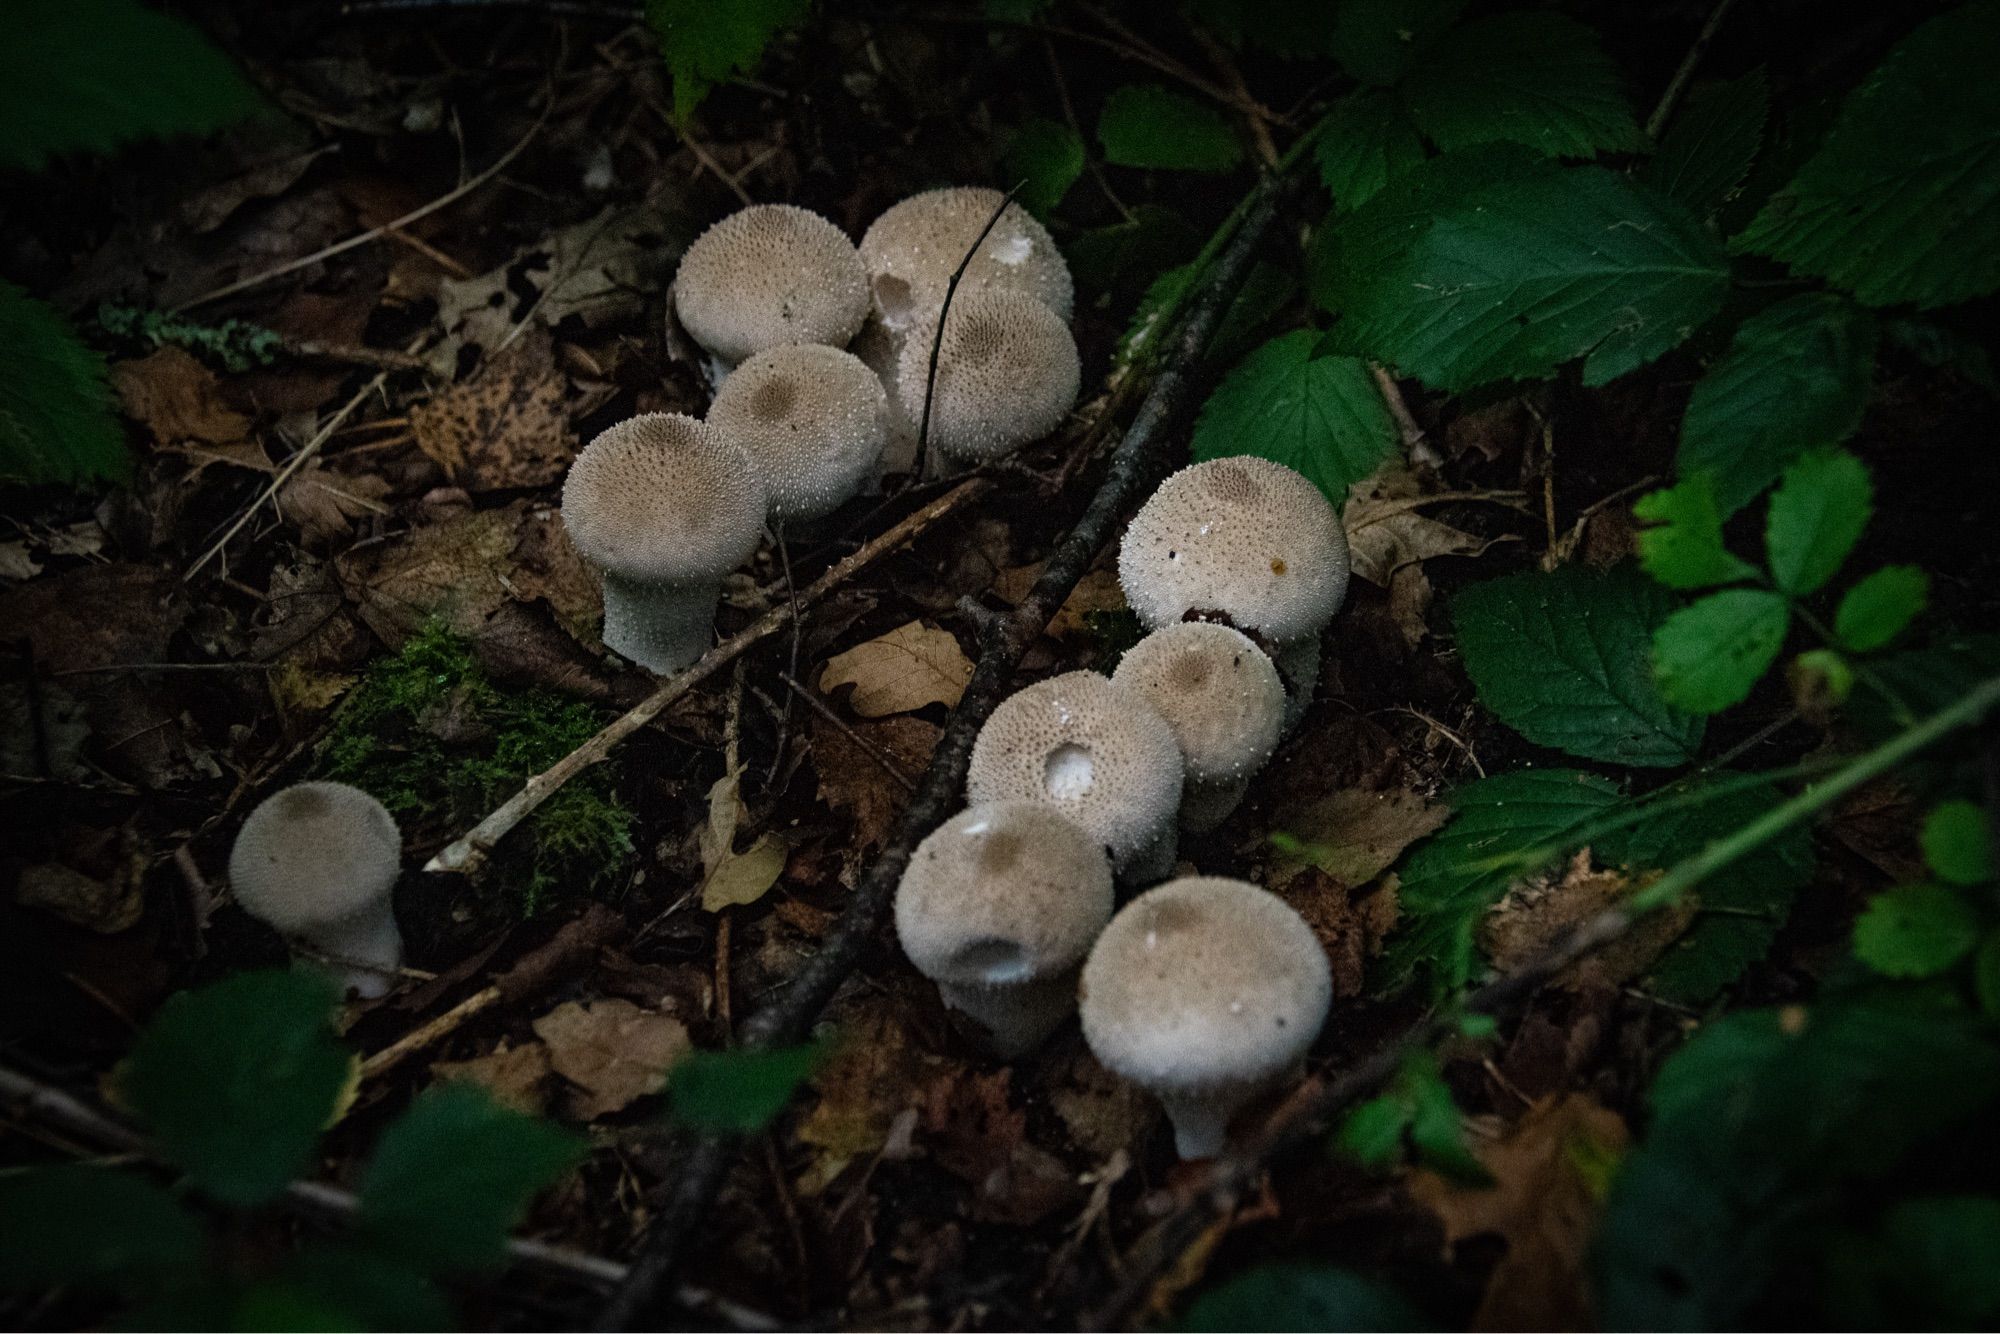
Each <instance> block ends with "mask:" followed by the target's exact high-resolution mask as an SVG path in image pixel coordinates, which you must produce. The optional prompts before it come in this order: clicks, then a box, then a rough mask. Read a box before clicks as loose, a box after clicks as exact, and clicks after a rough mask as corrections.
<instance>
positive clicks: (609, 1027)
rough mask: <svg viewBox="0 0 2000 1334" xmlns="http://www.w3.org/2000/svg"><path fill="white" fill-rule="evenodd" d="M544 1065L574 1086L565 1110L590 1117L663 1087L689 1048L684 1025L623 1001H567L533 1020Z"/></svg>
mask: <svg viewBox="0 0 2000 1334" xmlns="http://www.w3.org/2000/svg"><path fill="white" fill-rule="evenodd" d="M534 1030H535V1036H536V1037H538V1038H540V1039H541V1040H542V1042H543V1043H544V1044H545V1045H546V1047H547V1063H548V1066H549V1068H551V1069H553V1070H554V1071H555V1072H556V1073H557V1074H559V1075H561V1076H562V1077H563V1078H564V1079H567V1080H568V1081H569V1082H570V1083H572V1084H574V1085H575V1086H576V1089H577V1092H576V1094H575V1096H573V1097H572V1098H571V1099H570V1105H569V1112H570V1115H571V1116H573V1117H575V1118H576V1119H577V1120H579V1121H594V1120H596V1119H597V1118H598V1117H600V1116H608V1115H610V1114H611V1113H613V1112H616V1111H622V1110H623V1109H624V1108H625V1107H627V1106H629V1105H630V1104H632V1103H633V1102H636V1101H637V1100H638V1099H640V1098H643V1097H645V1096H647V1095H648V1094H652V1093H658V1092H659V1091H660V1090H661V1089H663V1088H665V1087H666V1086H667V1072H668V1071H670V1070H672V1069H673V1067H674V1065H675V1064H676V1063H677V1062H679V1061H680V1059H681V1058H682V1057H684V1056H685V1055H687V1053H688V1052H689V1051H690V1050H691V1049H692V1047H693V1044H692V1043H691V1042H690V1041H689V1040H688V1031H687V1026H686V1025H685V1024H683V1023H681V1021H680V1020H678V1019H672V1018H669V1017H668V1016H666V1015H664V1014H655V1013H653V1012H652V1011H650V1010H642V1009H640V1008H639V1007H638V1006H636V1005H634V1004H633V1003H632V1002H631V1001H628V1000H599V1001H590V1002H588V1003H585V1002H580V1001H567V1002H565V1003H564V1004H562V1005H559V1006H557V1007H556V1008H555V1009H553V1010H551V1011H549V1012H548V1013H547V1014H545V1015H543V1016H542V1017H541V1018H539V1019H537V1020H535V1022H534Z"/></svg>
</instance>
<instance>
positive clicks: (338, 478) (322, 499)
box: [278, 459, 389, 546]
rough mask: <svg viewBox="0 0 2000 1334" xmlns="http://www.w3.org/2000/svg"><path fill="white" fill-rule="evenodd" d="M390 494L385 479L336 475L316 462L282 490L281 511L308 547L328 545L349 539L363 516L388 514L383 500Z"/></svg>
mask: <svg viewBox="0 0 2000 1334" xmlns="http://www.w3.org/2000/svg"><path fill="white" fill-rule="evenodd" d="M388 494H389V482H388V479H386V478H384V477H379V476H377V475H376V474H374V473H343V472H334V471H333V470H332V469H330V468H328V467H326V466H325V465H324V464H322V463H321V462H320V461H319V460H318V459H313V460H311V461H310V462H308V463H307V464H306V465H305V466H304V467H302V468H300V469H299V470H298V471H297V472H295V473H293V474H292V477H291V480H290V481H288V482H286V483H285V485H284V486H283V487H282V488H281V489H280V490H279V491H278V508H279V509H280V510H282V511H283V512H284V514H285V517H286V518H288V519H290V520H291V521H292V522H293V523H296V524H297V525H298V526H299V531H300V533H301V534H302V535H303V536H304V537H305V540H306V542H307V543H308V544H310V545H315V546H324V545H326V544H327V543H329V542H334V541H337V540H338V539H340V538H342V537H345V536H346V535H347V532H348V530H349V529H350V528H352V527H353V526H354V521H355V520H356V519H359V518H361V517H362V516H363V515H367V514H387V513H388V512H389V508H388V506H386V505H384V504H383V503H382V497H384V496H386V495H388Z"/></svg>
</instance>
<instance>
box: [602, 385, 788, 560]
mask: <svg viewBox="0 0 2000 1334" xmlns="http://www.w3.org/2000/svg"><path fill="white" fill-rule="evenodd" d="M562 513H563V525H564V526H565V527H566V528H567V529H568V530H569V537H570V541H572V542H574V543H575V544H576V549H577V550H578V551H579V552H581V553H582V554H583V557H584V559H585V560H587V561H589V562H590V563H591V564H593V565H595V566H597V567H598V568H600V569H603V570H608V571H610V572H611V573H613V574H616V575H619V576H621V577H623V578H626V579H631V580H636V581H640V582H645V583H662V584H678V583H700V582H708V581H712V580H716V579H719V578H721V577H722V576H723V575H724V574H727V573H728V572H729V571H731V570H733V569H735V568H736V567H737V566H738V565H740V564H742V563H743V561H744V560H745V559H746V558H747V557H748V556H749V555H750V553H751V552H753V551H755V550H756V549H757V538H758V536H759V534H760V533H761V532H762V531H763V523H764V494H763V490H762V488H761V487H760V486H759V485H758V483H757V479H756V473H755V470H754V469H753V468H752V466H751V463H750V460H749V459H748V458H747V457H745V455H744V453H743V451H742V450H740V449H738V448H737V447H736V446H735V445H733V444H731V443H730V442H729V439H728V437H727V436H726V435H725V434H724V433H723V432H722V431H721V430H719V429H717V428H716V427H714V426H710V425H708V424H707V423H706V422H700V421H696V420H695V419H694V418H693V417H687V416H683V415H681V414H680V413H677V412H676V413H669V412H649V413H646V414H643V415H641V416H638V417H632V418H628V419H627V420H625V421H622V422H619V423H618V424H617V425H616V426H613V427H611V428H610V429H608V430H606V431H605V432H604V433H603V434H602V435H600V436H598V437H597V438H596V439H595V440H592V441H591V442H590V443H589V444H588V445H586V446H585V447H584V449H583V452H582V453H580V454H578V455H577V456H576V462H575V463H573V464H571V465H570V470H569V478H568V480H567V481H565V482H564V483H563V501H562Z"/></svg>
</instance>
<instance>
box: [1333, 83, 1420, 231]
mask: <svg viewBox="0 0 2000 1334" xmlns="http://www.w3.org/2000/svg"><path fill="white" fill-rule="evenodd" d="M1313 156H1314V159H1315V160H1316V161H1317V162H1318V163H1319V178H1320V181H1321V182H1322V183H1323V184H1324V185H1325V186H1326V188H1327V191H1328V193H1330V194H1331V195H1332V196H1333V202H1334V205H1335V207H1337V208H1344V209H1348V208H1359V207H1360V206H1361V205H1363V204H1365V203H1367V202H1368V201H1369V199H1371V198H1373V197H1374V195H1375V194H1376V193H1377V192H1378V191H1380V190H1381V188H1382V187H1383V186H1385V185H1387V184H1388V183H1389V182H1390V181H1392V180H1394V179H1395V178H1396V177H1398V176H1401V175H1402V174H1403V173H1404V172H1406V171H1408V170H1410V168H1412V167H1415V166H1417V165H1419V164H1421V163H1422V162H1423V160H1424V141H1423V139H1422V137H1421V136H1419V135H1418V133H1417V127H1416V124H1415V123H1414V122H1413V121H1411V119H1410V115H1409V113H1408V112H1407V111H1405V110H1404V109H1403V104H1402V103H1401V102H1399V101H1397V100H1396V97H1395V95H1394V94H1393V93H1390V92H1388V91H1387V90H1385V89H1381V88H1363V89H1361V90H1360V91H1359V92H1355V93H1350V94H1348V95H1347V96H1346V97H1344V98H1342V99H1341V100H1340V101H1338V102H1336V103H1334V104H1333V110H1331V111H1329V112H1327V113H1326V126H1325V128H1324V129H1322V130H1321V131H1320V134H1319V142H1317V143H1316V144H1314V145H1313Z"/></svg>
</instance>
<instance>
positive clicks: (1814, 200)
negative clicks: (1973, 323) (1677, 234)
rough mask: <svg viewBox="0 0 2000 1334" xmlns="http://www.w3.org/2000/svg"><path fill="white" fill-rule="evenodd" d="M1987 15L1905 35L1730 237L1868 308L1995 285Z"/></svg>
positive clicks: (1947, 298) (1999, 106)
mask: <svg viewBox="0 0 2000 1334" xmlns="http://www.w3.org/2000/svg"><path fill="white" fill-rule="evenodd" d="M1995 50H2000V4H1996V3H1993V0H1977V2H1976V3H1973V4H1968V5H1963V6H1961V7H1959V8H1958V9H1955V10H1953V11H1951V12H1950V13H1948V14H1945V15H1942V16H1941V17H1938V18H1935V19H1932V20H1931V21H1930V22H1928V23H1926V24H1924V25H1923V26H1922V27H1920V28H1918V29H1917V30H1916V31H1915V32H1914V33H1912V34H1910V36H1908V37H1907V38H1905V39H1904V40H1903V41H1902V42H1900V43H1899V44H1898V45H1897V46H1896V47H1895V49H1893V50H1892V51H1890V52H1889V55H1888V57H1887V58H1886V59H1884V60H1883V62H1882V64H1881V65H1880V66H1879V67H1877V69H1876V70H1875V72H1874V73H1873V74H1871V75H1870V76H1869V77H1868V79H1867V80H1866V81H1865V82H1863V83H1862V85H1861V87H1859V88H1858V89H1856V90H1855V92H1854V93H1853V94H1852V95H1851V96H1850V97H1849V98H1848V99H1847V103H1846V105H1845V106H1844V107H1843V108H1842V109H1841V113H1840V119H1839V120H1838V121H1837V122H1836V123H1835V124H1834V127H1833V130H1832V132H1831V133H1829V134H1828V135H1827V138H1826V142H1825V143H1824V144H1823V145H1821V147H1820V149H1819V151H1818V152H1817V153H1815V154H1814V155H1813V156H1812V158H1811V159H1810V160H1809V161H1808V162H1807V163H1806V164H1805V166H1804V167H1803V168H1802V169H1801V170H1800V171H1799V174H1798V176H1797V177H1796V178H1795V179H1794V180H1793V181H1792V183H1791V184H1790V185H1789V186H1787V187H1786V188H1785V189H1784V190H1782V191H1781V192H1779V194H1778V195H1777V196H1776V197H1775V198H1774V199H1772V200H1771V201H1770V203H1768V204H1766V205H1765V206H1764V210H1763V211H1762V212H1761V213H1759V214H1758V215H1757V217H1756V218H1755V219H1754V220H1753V221H1752V222H1751V224H1750V226H1749V228H1748V229H1747V230H1746V231H1744V233H1743V234H1742V235H1741V236H1739V237H1738V238H1737V239H1736V242H1735V244H1736V246H1737V248H1738V249H1741V250H1746V251H1749V252H1751V253H1753V254H1759V255H1767V256H1769V257H1771V258H1772V259H1777V260H1783V261H1784V262H1785V263H1787V264H1789V265H1791V266H1792V268H1793V269H1794V270H1795V271H1797V272H1800V273H1809V274H1813V275H1816V276H1818V277H1822V278H1825V279H1827V280H1828V281H1830V282H1832V283H1834V284H1836V285H1837V286H1840V287H1844V288H1846V289H1847V290H1849V291H1851V292H1853V293H1854V295H1855V297H1856V298H1857V299H1859V300H1860V301H1862V302H1863V303H1865V304H1867V305H1871V306H1888V305H1898V304H1902V303H1904V302H1909V303H1913V304H1915V305H1916V306H1917V307H1918V308H1920V309H1926V308H1929V307H1932V306H1941V305H1946V304H1949V303H1951V302H1954V301H1963V300H1965V299H1966V298H1968V297H1973V296H1979V295H1982V294H1984V293H1987V292H1991V291H1993V290H1994V289H1995V287H2000V85H1996V84H1995V82H1994V80H1993V79H1992V78H1991V77H1990V69H1989V66H1990V64H1991V60H1992V54H1993V52H1994V51H1995Z"/></svg>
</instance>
